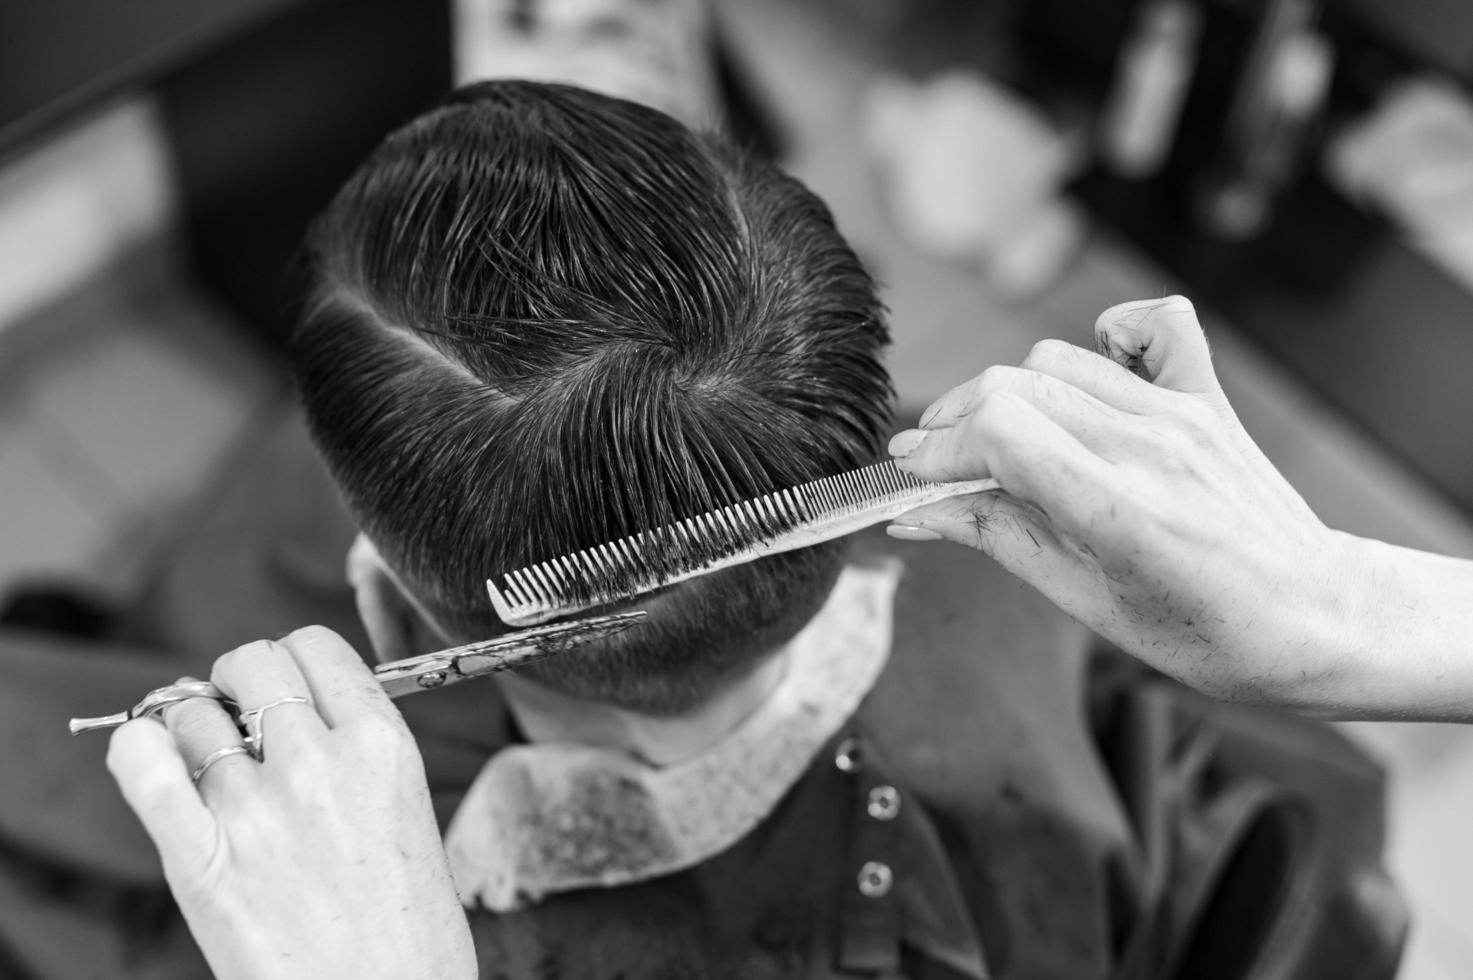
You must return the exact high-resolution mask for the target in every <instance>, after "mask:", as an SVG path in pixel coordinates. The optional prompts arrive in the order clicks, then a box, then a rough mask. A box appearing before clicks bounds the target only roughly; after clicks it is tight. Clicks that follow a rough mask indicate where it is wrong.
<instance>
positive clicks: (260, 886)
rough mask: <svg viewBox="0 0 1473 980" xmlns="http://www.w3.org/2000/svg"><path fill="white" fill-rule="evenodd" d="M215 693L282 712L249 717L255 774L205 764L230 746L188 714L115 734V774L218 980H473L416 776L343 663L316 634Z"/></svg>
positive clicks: (263, 654)
mask: <svg viewBox="0 0 1473 980" xmlns="http://www.w3.org/2000/svg"><path fill="white" fill-rule="evenodd" d="M210 680H211V681H213V682H214V683H215V685H216V686H217V687H219V688H220V689H221V690H222V691H224V692H225V693H226V694H228V695H229V696H230V697H231V698H232V699H234V700H235V701H236V702H237V703H238V704H239V705H240V706H241V709H242V711H246V710H248V709H251V708H256V707H261V706H264V705H270V704H273V703H277V702H280V703H277V704H276V706H275V707H271V708H268V709H267V711H266V712H264V713H262V714H261V715H260V716H259V718H260V725H259V727H260V728H261V729H262V731H263V736H262V742H261V744H262V746H263V747H264V758H263V759H262V761H257V760H256V759H255V758H253V757H252V756H251V755H249V754H246V753H243V752H235V753H225V754H221V755H215V753H217V752H219V751H220V750H221V749H226V748H228V747H231V746H239V745H240V744H241V742H242V737H241V734H240V732H239V731H238V730H237V728H236V726H235V724H234V722H233V721H232V719H231V718H230V716H229V715H228V714H226V712H225V711H224V710H223V709H222V708H221V706H220V705H219V703H218V702H215V701H211V700H205V699H196V700H191V701H185V702H181V703H180V704H177V705H175V706H173V707H171V708H169V709H167V711H166V713H165V722H166V724H165V725H160V724H159V723H158V722H156V721H153V720H150V719H141V720H138V721H133V722H129V723H128V724H127V725H124V726H123V727H122V728H120V729H118V730H117V731H116V732H115V733H114V734H113V738H112V744H111V747H110V750H109V753H108V767H109V768H110V769H111V770H112V773H113V775H114V777H115V778H116V779H117V781H118V784H119V785H120V786H121V787H122V790H123V795H124V796H125V797H126V798H127V801H128V803H129V805H130V806H132V807H133V809H134V810H135V811H137V813H138V816H139V818H140V819H141V820H142V821H143V824H144V826H145V827H146V828H147V830H148V832H149V834H150V836H152V838H153V841H154V843H155V845H157V847H158V849H159V853H160V855H161V856H162V858H163V866H164V872H165V874H166V876H167V877H168V881H169V885H170V887H171V888H172V889H173V892H174V895H175V898H176V899H177V900H178V903H179V907H180V908H181V909H182V910H183V912H184V916H185V918H186V920H187V921H188V922H189V926H190V930H191V931H192V932H193V933H194V936H195V939H196V940H197V941H198V942H199V945H200V948H201V949H202V950H203V951H204V953H205V957H206V958H207V959H208V960H209V962H210V966H211V968H212V969H213V970H214V971H215V975H216V976H217V977H220V978H223V980H233V978H264V977H313V978H339V977H341V978H359V977H396V978H397V977H415V978H420V977H423V978H442V977H451V978H453V977H473V976H475V975H476V960H475V953H474V950H473V948H472V945H471V939H470V931H469V927H468V926H467V924H466V918H465V914H464V912H463V911H462V909H461V907H460V903H459V901H458V899H457V898H456V894H455V890H454V887H453V886H452V884H451V881H450V872H449V868H448V866H447V863H446V859H445V852H444V849H443V846H442V844H441V841H440V835H439V832H438V829H437V828H436V825H435V818H434V814H433V813H432V811H431V809H430V798H429V790H428V788H427V786H426V783H425V776H424V767H423V764H422V762H421V760H420V757H419V754H418V752H417V750H416V748H415V744H414V740H413V738H412V737H411V736H410V734H409V731H408V730H407V729H406V728H405V726H404V722H403V719H402V718H401V717H400V716H399V713H398V711H397V710H396V709H395V708H394V706H393V704H392V703H391V702H390V701H389V699H388V697H387V696H386V695H385V694H384V692H383V689H382V688H381V687H380V686H379V685H378V683H377V682H376V681H375V680H374V678H373V675H372V673H371V672H370V671H369V670H368V668H367V667H366V666H365V665H364V664H363V662H362V660H360V659H359V657H358V655H357V654H356V653H355V652H354V651H353V649H352V648H351V647H350V646H348V644H347V643H345V642H343V640H342V639H340V638H339V637H338V636H337V635H336V634H334V633H332V632H331V631H329V630H326V629H323V628H321V627H309V628H307V629H302V630H298V631H297V632H295V633H293V634H291V635H290V636H288V637H287V638H286V639H284V640H282V641H280V642H275V643H273V642H268V641H261V642H258V643H252V644H248V645H246V646H243V647H241V648H239V649H237V650H235V651H233V652H231V653H228V654H226V655H225V656H223V657H221V658H220V659H219V660H218V661H216V663H215V667H214V671H213V673H212V674H211V677H210ZM283 699H287V700H283ZM295 699H310V700H309V701H302V700H295ZM212 758H213V759H214V761H213V762H210V763H209V764H208V766H207V767H205V768H204V769H203V771H202V772H201V771H200V767H201V766H202V765H203V764H204V763H206V761H207V760H210V759H212ZM191 773H196V774H197V784H196V783H195V782H192V781H191Z"/></svg>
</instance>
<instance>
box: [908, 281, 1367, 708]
mask: <svg viewBox="0 0 1473 980" xmlns="http://www.w3.org/2000/svg"><path fill="white" fill-rule="evenodd" d="M1095 336H1096V343H1097V347H1098V349H1099V351H1100V353H1098V354H1097V353H1092V352H1090V351H1086V350H1082V349H1080V348H1076V347H1073V346H1071V345H1069V344H1065V343H1062V342H1059V341H1045V342H1043V343H1041V344H1039V345H1038V346H1037V347H1035V348H1034V349H1033V352H1032V353H1031V354H1030V355H1029V357H1028V359H1027V360H1026V361H1024V362H1023V364H1022V366H1021V367H1017V368H1011V367H994V368H991V369H989V370H987V371H986V372H984V373H983V374H982V375H980V376H979V377H977V378H975V379H974V380H972V381H971V382H968V383H967V384H964V385H962V386H960V387H958V388H955V389H953V390H952V391H950V392H948V393H947V394H945V395H944V396H942V397H941V398H940V399H939V400H938V401H937V402H935V403H934V404H933V405H932V406H931V407H930V408H929V410H928V411H927V412H926V414H925V415H924V416H923V419H922V422H921V429H919V430H909V431H907V432H902V433H900V434H899V435H897V436H896V437H895V438H894V439H893V440H892V441H891V443H890V451H891V453H892V454H894V455H896V456H897V457H899V459H898V463H899V465H900V466H901V468H903V469H905V470H907V471H909V472H911V473H914V474H915V475H916V476H919V477H923V478H925V479H929V480H970V479H979V478H983V477H988V476H991V477H993V478H995V479H997V480H998V481H999V483H1000V484H1001V486H1002V488H1003V490H1002V492H993V493H984V494H977V495H973V496H971V497H966V498H958V499H953V500H949V501H943V502H941V503H937V504H933V505H930V506H927V507H924V508H921V509H919V510H917V511H914V512H912V513H911V514H909V515H906V516H904V517H902V518H900V519H899V520H897V521H896V522H895V525H892V527H891V530H890V533H891V534H893V535H895V536H897V537H908V538H922V539H924V538H935V537H944V538H948V539H950V540H952V541H958V542H963V543H965V544H968V545H972V546H975V547H977V548H980V549H982V550H983V551H985V552H986V553H988V554H989V555H991V556H992V557H993V558H995V559H996V560H997V561H998V562H999V563H1001V564H1002V565H1003V566H1004V567H1006V568H1007V569H1008V570H1009V571H1011V572H1013V573H1014V574H1016V575H1018V576H1019V577H1021V578H1023V579H1024V580H1026V581H1028V582H1029V583H1031V584H1032V585H1033V586H1035V587H1036V588H1038V589H1039V590H1040V591H1041V592H1043V593H1044V594H1045V595H1047V596H1048V597H1049V598H1050V599H1052V600H1053V601H1054V602H1055V603H1057V604H1058V605H1059V606H1061V607H1062V608H1063V609H1065V610H1066V611H1067V612H1069V613H1070V614H1071V615H1073V616H1074V617H1075V618H1077V619H1078V620H1080V621H1081V622H1083V623H1084V624H1085V625H1087V626H1089V627H1091V628H1093V629H1094V630H1095V631H1096V632H1098V633H1100V634H1102V635H1103V636H1105V637H1107V638H1109V639H1110V640H1112V641H1113V642H1115V643H1116V644H1118V645H1120V646H1121V647H1123V648H1124V649H1126V650H1128V651H1130V652H1131V653H1134V654H1135V655H1137V656H1139V657H1141V658H1142V659H1144V660H1146V661H1147V662H1149V663H1150V664H1152V665H1154V666H1156V667H1157V668H1159V669H1161V670H1163V671H1165V672H1167V673H1169V674H1172V675H1174V676H1176V677H1177V678H1179V679H1181V680H1183V681H1185V682H1186V683H1188V684H1191V685H1192V686H1194V687H1197V688H1199V689H1201V690H1204V691H1206V692H1208V693H1210V694H1214V695H1217V696H1219V697H1226V698H1231V699H1236V700H1250V701H1259V702H1267V703H1274V704H1280V705H1284V706H1293V707H1299V708H1305V709H1311V710H1314V709H1323V710H1325V711H1326V712H1328V713H1334V712H1335V711H1336V705H1335V703H1334V702H1335V701H1336V700H1337V699H1339V698H1341V695H1340V694H1337V693H1336V688H1335V686H1334V685H1333V684H1330V683H1328V681H1327V678H1329V677H1330V676H1331V675H1333V674H1334V673H1335V671H1336V666H1337V665H1336V663H1335V662H1334V657H1333V656H1332V655H1330V656H1326V655H1324V654H1322V652H1321V651H1334V650H1336V649H1341V648H1343V647H1344V646H1345V644H1344V643H1341V642H1339V641H1340V640H1342V639H1343V637H1339V636H1337V634H1338V633H1339V632H1340V631H1342V630H1344V629H1345V628H1346V626H1345V625H1344V624H1345V622H1346V619H1345V617H1343V616H1342V615H1341V613H1342V611H1343V606H1344V604H1345V602H1346V597H1347V596H1349V595H1352V594H1355V593H1354V590H1353V589H1352V588H1350V585H1351V584H1352V583H1351V582H1350V581H1348V580H1349V579H1351V578H1353V577H1354V576H1356V575H1357V574H1358V572H1357V567H1358V566H1357V563H1356V556H1354V554H1353V552H1352V549H1353V547H1354V544H1353V542H1354V541H1356V540H1358V539H1353V538H1350V537H1348V536H1345V535H1341V534H1338V533H1336V532H1333V531H1330V530H1329V529H1327V528H1326V527H1325V526H1324V525H1323V524H1322V523H1321V522H1320V521H1319V520H1318V519H1317V518H1316V517H1315V515H1314V514H1313V513H1312V512H1311V511H1310V509H1309V507H1308V506H1307V505H1306V504H1305V503H1304V501H1303V500H1302V499H1301V498H1300V497H1299V495H1298V494H1297V493H1295V491H1294V490H1293V489H1292V488H1290V486H1289V485H1288V483H1287V482H1285V480H1284V479H1283V477H1282V476H1280V475H1279V473H1278V471H1277V470H1275V469H1274V467H1273V466H1272V465H1271V464H1270V463H1269V462H1268V460H1267V459H1266V458H1265V457H1264V456H1263V454H1262V453H1261V452H1260V451H1259V449H1258V447H1257V446H1256V445H1254V443H1253V442H1252V440H1251V439H1250V438H1249V437H1248V435H1247V433H1246V432H1245V431H1244V430H1243V428H1242V426H1241V424H1240V423H1239V422H1238V419H1237V416H1236V415H1235V414H1234V413H1233V410H1232V409H1231V407H1229V405H1228V402H1227V399H1226V398H1225V397H1224V395H1223V393H1222V389H1221V387H1220V386H1219V384H1218V381H1217V377H1216V375H1215V373H1214V372H1213V370H1212V363H1211V359H1210V356H1209V353H1208V349H1207V342H1206V339H1205V338H1204V336H1203V334H1202V330H1201V328H1200V326H1199V325H1198V323H1197V318H1196V315H1195V312H1194V311H1193V309H1192V306H1191V304H1190V303H1189V302H1187V301H1186V300H1185V299H1182V298H1181V297H1171V298H1169V299H1165V300H1150V301H1145V302H1137V303H1127V304H1124V305H1122V306H1117V307H1114V308H1112V309H1110V310H1107V311H1106V312H1105V313H1103V314H1102V315H1101V316H1100V318H1099V320H1098V322H1097V324H1096V328H1095ZM1102 355H1103V356H1102ZM1122 365H1125V367H1122ZM1127 367H1128V368H1130V369H1131V370H1127ZM1133 372H1139V374H1140V375H1141V376H1137V373H1133ZM1361 567H1363V565H1362V566H1361ZM1353 696H1354V695H1353V694H1349V695H1346V697H1349V698H1352V699H1353Z"/></svg>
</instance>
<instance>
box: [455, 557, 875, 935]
mask: <svg viewBox="0 0 1473 980" xmlns="http://www.w3.org/2000/svg"><path fill="white" fill-rule="evenodd" d="M898 579H899V565H898V563H897V562H893V561H892V562H889V563H886V564H884V565H881V566H878V567H856V566H850V567H847V568H845V569H844V571H843V572H842V573H841V574H840V576H839V580H838V582H837V583H836V584H835V586H834V589H833V591H832V592H831V593H830V595H829V598H828V600H827V601H826V602H825V604H824V606H823V608H822V609H821V610H820V611H819V613H818V615H816V616H815V617H814V618H813V619H812V620H810V621H809V623H808V625H807V626H805V627H804V628H803V630H802V631H801V632H800V633H799V634H798V635H797V636H796V637H794V638H793V640H792V641H791V644H790V646H789V651H788V653H789V668H788V671H787V675H786V676H785V677H784V678H783V680H782V682H781V683H780V684H779V685H778V686H777V688H776V689H775V690H774V691H773V692H772V694H771V695H770V696H769V697H768V698H767V700H766V701H765V702H764V703H763V704H762V706H761V707H759V708H758V709H757V710H756V711H755V712H753V713H752V714H751V715H750V716H749V717H748V718H747V719H746V720H745V721H743V722H742V724H741V725H739V726H738V727H737V728H735V729H733V730H732V731H731V732H730V733H729V734H728V735H727V736H726V737H725V738H723V739H722V740H721V741H720V742H718V743H717V744H715V745H714V746H712V747H711V748H710V749H708V750H706V751H705V752H703V753H701V754H700V755H698V756H696V757H694V758H692V759H688V760H684V761H682V762H679V763H677V764H675V765H671V766H664V767H659V768H657V767H654V766H650V765H648V764H647V763H643V762H641V761H639V760H637V759H634V758H632V757H631V756H629V755H627V754H625V753H622V752H617V751H613V750H609V749H601V748H597V747H592V746H582V745H572V744H566V743H551V742H549V743H537V744H532V745H516V746H511V747H509V748H507V749H504V750H502V751H501V752H498V753H497V754H496V755H494V756H492V758H491V759H490V760H489V761H488V762H487V763H486V764H485V766H484V767H482V769H481V771H480V773H479V774H478V775H477V776H476V778H475V780H474V781H473V782H472V784H471V786H470V789H469V790H468V791H467V793H466V795H465V798H464V800H463V801H462V802H461V804H460V807H459V808H458V809H457V810H456V812H455V815H454V816H453V817H452V818H451V821H450V825H449V827H448V828H447V830H446V834H445V845H446V852H447V854H448V855H449V858H450V867H451V871H452V873H453V874H454V877H455V884H456V888H457V890H458V891H459V892H460V895H461V900H462V902H464V903H465V904H466V905H468V906H478V905H479V906H482V907H485V908H487V909H490V910H492V911H496V912H505V911H510V910H513V909H516V908H520V907H523V906H526V905H529V904H532V903H535V902H537V901H538V900H540V899H541V898H543V897H544V896H546V895H548V894H551V893H554V892H561V891H571V890H573V889H577V888H588V887H604V888H608V887H615V886H618V885H626V884H630V883H633V882H636V881H642V880H645V879H648V878H654V877H658V876H661V875H666V874H670V873H673V872H676V871H680V870H683V869H685V868H689V867H692V866H694V865H697V864H700V863H701V862H702V861H705V860H707V859H708V858H711V857H712V856H714V855H716V854H718V853H719V852H721V851H723V850H725V849H726V848H728V847H730V846H731V845H732V844H734V843H736V842H737V841H738V840H739V839H741V838H742V837H743V836H745V835H746V834H747V833H748V832H750V831H751V830H752V829H753V828H754V827H756V825H757V824H758V823H759V822H761V821H762V820H763V819H764V818H765V817H766V816H767V814H768V813H769V812H771V810H772V809H773V807H774V806H776V805H777V802H778V801H779V800H780V799H781V798H782V797H783V796H784V795H785V794H786V793H787V792H788V790H789V789H790V788H791V787H792V785H793V784H794V783H795V782H796V781H797V780H798V779H799V777H801V776H802V775H803V773H804V772H805V771H806V770H807V768H808V766H809V763H810V762H811V760H812V758H813V755H814V754H815V753H816V752H817V751H818V749H819V748H820V747H821V746H823V744H824V743H825V742H827V741H828V740H829V739H830V738H831V737H832V736H833V735H834V733H835V732H836V731H837V730H838V729H839V727H840V726H841V725H843V724H844V722H845V721H846V720H847V719H848V718H849V717H850V716H851V715H852V714H853V713H854V711H855V709H856V708H857V707H858V706H859V703H860V701H862V700H863V698H864V696H865V695H866V694H867V693H868V692H869V690H870V688H871V687H872V686H873V685H874V683H875V680H876V678H878V677H879V674H880V671H881V670H882V669H883V668H884V666H885V662H886V660H887V658H888V657H889V653H890V643H891V632H892V629H891V607H892V600H893V598H894V593H895V585H896V582H897V580H898Z"/></svg>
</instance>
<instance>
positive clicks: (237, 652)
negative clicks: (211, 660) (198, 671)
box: [210, 640, 272, 680]
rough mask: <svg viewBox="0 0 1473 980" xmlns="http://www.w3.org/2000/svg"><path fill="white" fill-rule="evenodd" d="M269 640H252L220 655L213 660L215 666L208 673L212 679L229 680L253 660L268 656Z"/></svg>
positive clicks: (270, 645) (270, 644)
mask: <svg viewBox="0 0 1473 980" xmlns="http://www.w3.org/2000/svg"><path fill="white" fill-rule="evenodd" d="M271 647H272V643H271V641H270V640H252V641H251V642H250V643H244V644H241V645H240V646H238V647H236V648H235V649H234V650H231V651H230V652H228V653H224V654H221V655H220V656H219V657H217V658H216V659H215V666H214V668H213V670H211V672H210V676H211V677H212V678H225V679H227V680H228V679H230V678H232V677H235V676H236V675H237V674H239V673H240V671H241V669H242V668H243V667H244V666H246V665H248V664H249V663H251V662H252V661H254V660H257V659H259V658H260V657H262V656H264V655H266V654H268V653H269V652H270V650H271Z"/></svg>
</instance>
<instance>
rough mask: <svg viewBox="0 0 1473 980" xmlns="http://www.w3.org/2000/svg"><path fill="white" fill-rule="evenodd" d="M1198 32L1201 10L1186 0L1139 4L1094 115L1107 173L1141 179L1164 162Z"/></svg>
mask: <svg viewBox="0 0 1473 980" xmlns="http://www.w3.org/2000/svg"><path fill="white" fill-rule="evenodd" d="M1201 34H1202V11H1201V10H1200V9H1199V8H1198V7H1197V5H1196V4H1195V3H1192V2H1190V0H1150V2H1148V3H1146V4H1145V5H1143V6H1142V7H1141V8H1140V11H1139V13H1138V14H1137V15H1136V19H1135V23H1134V25H1133V27H1132V29H1131V32H1130V35H1129V36H1128V37H1127V38H1126V40H1125V43H1124V44H1123V45H1122V46H1121V49H1120V60H1119V63H1118V64H1117V65H1116V68H1115V78H1114V81H1113V82H1112V84H1111V86H1110V93H1109V95H1108V96H1107V97H1106V100H1105V107H1104V109H1103V111H1102V113H1101V117H1100V137H1099V138H1100V156H1101V158H1102V160H1103V161H1104V163H1105V165H1106V166H1107V167H1109V169H1110V170H1111V171H1112V172H1113V173H1115V174H1117V175H1119V176H1121V177H1127V178H1130V179H1133V180H1134V179H1141V178H1145V177H1150V176H1151V175H1153V174H1155V173H1156V172H1157V171H1159V170H1160V169H1161V167H1162V165H1163V164H1164V163H1165V162H1166V158H1167V156H1168V155H1169V153H1170V152H1171V146H1172V143H1173V142H1174V141H1175V138H1176V132H1177V128H1178V125H1179V123H1180V121H1181V111H1182V106H1183V105H1184V104H1185V102H1186V97H1187V90H1188V89H1189V88H1190V87H1191V84H1192V76H1193V75H1194V74H1195V72H1196V66H1197V43H1198V41H1199V39H1200V38H1201Z"/></svg>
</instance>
